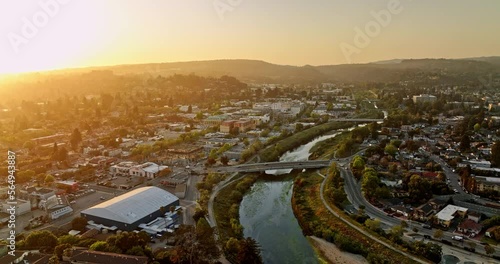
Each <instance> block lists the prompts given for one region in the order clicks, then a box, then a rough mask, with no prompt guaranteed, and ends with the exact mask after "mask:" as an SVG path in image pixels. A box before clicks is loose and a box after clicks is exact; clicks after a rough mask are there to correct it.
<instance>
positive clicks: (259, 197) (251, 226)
mask: <svg viewBox="0 0 500 264" xmlns="http://www.w3.org/2000/svg"><path fill="white" fill-rule="evenodd" d="M336 135H338V133H337V134H333V135H327V136H321V137H318V138H316V139H314V140H313V141H311V142H309V143H307V144H305V145H302V146H300V147H299V148H297V149H295V150H293V151H290V152H287V153H285V154H284V155H283V156H282V157H281V158H280V161H302V160H307V159H308V158H309V151H310V150H311V148H312V147H313V146H314V144H316V143H317V142H320V141H323V140H326V139H329V138H332V137H335V136H336ZM266 173H268V174H275V175H279V174H288V173H290V170H278V171H276V170H273V171H266ZM292 188H293V179H291V178H290V177H288V178H286V179H283V177H279V179H277V180H275V181H265V180H259V181H257V182H256V183H255V185H254V186H253V187H252V190H251V191H249V192H248V193H247V194H246V195H245V196H244V198H243V201H242V202H241V206H240V222H241V224H242V225H243V227H244V235H245V237H248V236H249V237H252V238H254V239H255V240H256V241H257V242H258V243H259V244H260V246H261V251H262V258H263V259H264V263H294V264H295V263H304V264H312V263H319V262H318V260H317V256H316V254H315V252H314V250H313V248H312V246H311V245H310V244H309V242H308V241H307V239H306V237H304V235H302V230H301V229H300V226H299V224H298V222H297V220H296V219H295V216H294V214H293V211H292V205H291V199H292Z"/></svg>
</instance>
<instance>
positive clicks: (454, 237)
mask: <svg viewBox="0 0 500 264" xmlns="http://www.w3.org/2000/svg"><path fill="white" fill-rule="evenodd" d="M451 239H453V240H456V241H462V240H464V237H463V236H452V237H451Z"/></svg>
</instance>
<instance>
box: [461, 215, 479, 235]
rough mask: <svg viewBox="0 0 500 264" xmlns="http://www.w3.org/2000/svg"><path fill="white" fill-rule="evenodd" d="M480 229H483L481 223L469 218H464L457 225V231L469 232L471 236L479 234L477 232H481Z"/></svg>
mask: <svg viewBox="0 0 500 264" xmlns="http://www.w3.org/2000/svg"><path fill="white" fill-rule="evenodd" d="M481 229H483V225H481V224H479V223H477V222H475V221H474V220H472V219H469V218H467V219H465V220H464V221H463V222H462V223H460V224H459V225H458V231H459V232H462V233H464V234H470V235H472V236H475V235H477V234H479V232H481Z"/></svg>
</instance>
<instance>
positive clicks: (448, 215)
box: [436, 204, 469, 227]
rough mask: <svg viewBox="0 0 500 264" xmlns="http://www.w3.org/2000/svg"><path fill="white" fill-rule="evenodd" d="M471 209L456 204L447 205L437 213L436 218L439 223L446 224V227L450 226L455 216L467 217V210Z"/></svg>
mask: <svg viewBox="0 0 500 264" xmlns="http://www.w3.org/2000/svg"><path fill="white" fill-rule="evenodd" d="M468 210H469V209H467V208H465V207H460V206H456V205H451V204H449V205H447V206H446V207H445V208H443V210H441V211H439V213H437V214H436V218H437V221H438V224H440V225H442V226H444V227H449V226H450V224H451V221H452V220H453V219H455V217H457V216H459V217H465V215H466V214H467V211H468Z"/></svg>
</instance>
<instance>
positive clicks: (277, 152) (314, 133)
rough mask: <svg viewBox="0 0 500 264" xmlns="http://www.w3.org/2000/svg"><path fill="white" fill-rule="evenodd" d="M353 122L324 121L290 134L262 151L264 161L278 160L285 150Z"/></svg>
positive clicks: (261, 155)
mask: <svg viewBox="0 0 500 264" xmlns="http://www.w3.org/2000/svg"><path fill="white" fill-rule="evenodd" d="M351 125H352V124H351V123H349V122H331V123H324V124H321V125H318V126H315V127H311V128H308V129H305V130H303V131H300V132H299V133H296V134H293V135H291V136H288V137H286V138H284V139H282V140H280V141H279V142H277V143H276V144H274V145H271V146H269V147H267V148H266V149H264V150H262V151H261V152H260V157H261V159H262V161H277V160H279V157H280V156H281V155H283V154H284V153H285V152H287V151H289V150H292V149H295V148H297V147H299V146H301V145H304V144H307V143H308V142H310V141H311V140H313V139H314V138H316V137H318V136H321V135H323V134H325V133H328V132H331V131H333V130H338V129H342V128H347V127H349V126H351Z"/></svg>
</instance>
